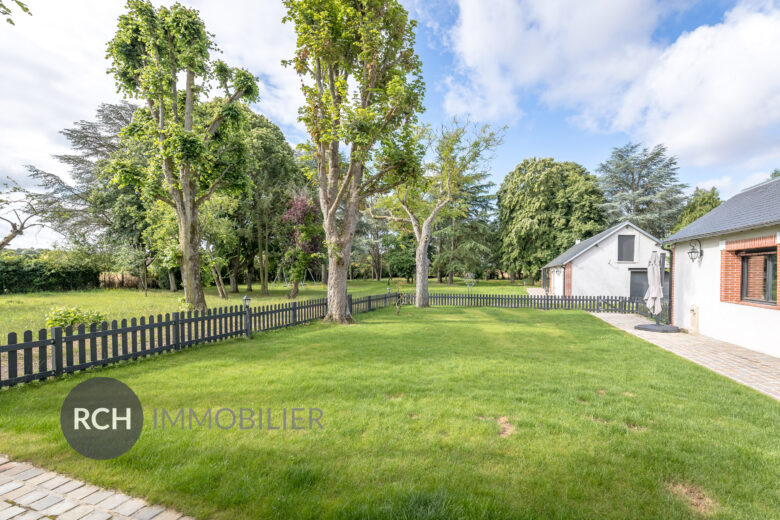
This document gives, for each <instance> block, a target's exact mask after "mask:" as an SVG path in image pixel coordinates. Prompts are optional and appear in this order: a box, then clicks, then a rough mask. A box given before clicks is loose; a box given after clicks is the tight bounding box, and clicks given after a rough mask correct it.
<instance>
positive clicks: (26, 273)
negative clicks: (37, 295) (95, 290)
mask: <svg viewBox="0 0 780 520" xmlns="http://www.w3.org/2000/svg"><path fill="white" fill-rule="evenodd" d="M99 260H100V255H99V254H93V255H91V256H90V255H89V254H87V253H85V252H83V251H79V250H61V249H54V250H48V251H46V250H34V249H28V250H20V251H3V252H1V253H0V289H2V292H3V293H23V292H34V291H67V290H75V289H87V288H92V287H98V285H99V283H100V272H101V271H102V270H103V269H102V268H101V267H102V266H101V265H100V261H99Z"/></svg>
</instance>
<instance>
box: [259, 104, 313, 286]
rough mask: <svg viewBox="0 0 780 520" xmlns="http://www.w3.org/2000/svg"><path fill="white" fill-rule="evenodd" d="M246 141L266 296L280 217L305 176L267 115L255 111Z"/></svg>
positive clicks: (281, 234) (262, 284)
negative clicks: (272, 250) (273, 241)
mask: <svg viewBox="0 0 780 520" xmlns="http://www.w3.org/2000/svg"><path fill="white" fill-rule="evenodd" d="M247 142H248V145H249V164H248V168H247V171H248V174H249V177H250V179H251V180H252V201H251V208H252V209H251V213H252V220H253V226H254V230H255V233H256V237H257V241H256V243H257V256H258V264H259V271H260V272H259V274H260V293H261V294H264V295H267V294H268V276H269V263H270V255H271V249H272V244H271V241H272V240H273V239H274V238H275V237H279V238H281V237H282V236H283V235H284V233H283V231H282V225H281V224H282V222H281V216H282V215H283V214H284V212H285V211H286V209H287V206H288V205H289V202H290V195H291V193H292V192H294V191H295V190H297V189H300V188H301V187H302V186H303V185H304V184H305V183H306V178H305V177H304V175H303V172H302V171H301V169H300V168H299V167H298V164H297V163H296V161H295V155H294V154H293V150H292V148H290V145H289V144H288V143H287V141H286V140H285V138H284V134H283V133H282V131H281V130H280V129H279V127H278V126H276V125H275V124H274V123H272V122H271V121H269V120H268V119H267V118H265V117H264V116H262V115H260V114H255V113H252V114H251V115H250V116H249V132H248V141H247ZM285 238H286V237H285ZM282 249H283V248H282Z"/></svg>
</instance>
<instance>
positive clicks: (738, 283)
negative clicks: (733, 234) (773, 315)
mask: <svg viewBox="0 0 780 520" xmlns="http://www.w3.org/2000/svg"><path fill="white" fill-rule="evenodd" d="M769 247H776V248H777V252H778V257H780V243H778V241H777V235H768V236H764V237H758V238H749V239H746V240H731V241H728V242H726V249H725V250H722V251H721V252H720V261H721V262H720V301H723V302H729V303H740V302H741V300H742V294H741V290H742V258H741V257H740V256H739V255H738V252H739V251H744V250H746V249H759V248H769ZM754 258H755V260H754ZM748 262H749V264H748V271H749V273H750V276H751V277H752V278H751V280H749V283H748V287H749V288H755V290H754V294H750V293H748V298H760V297H761V294H760V293H761V284H762V282H763V264H761V262H762V259H761V258H759V257H751V258H750V259H749V260H748ZM759 264H761V265H759ZM775 280H776V281H777V280H780V262H778V266H777V277H776V278H775ZM777 308H778V309H780V301H778V304H777Z"/></svg>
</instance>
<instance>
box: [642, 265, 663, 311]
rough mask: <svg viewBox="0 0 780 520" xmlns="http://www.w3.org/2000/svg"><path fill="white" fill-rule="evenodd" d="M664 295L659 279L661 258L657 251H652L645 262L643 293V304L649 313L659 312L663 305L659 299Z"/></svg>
mask: <svg viewBox="0 0 780 520" xmlns="http://www.w3.org/2000/svg"><path fill="white" fill-rule="evenodd" d="M663 297H664V287H663V282H662V281H661V258H660V257H659V255H658V251H653V253H652V254H651V255H650V261H649V262H648V263H647V292H646V293H645V298H644V299H645V304H646V305H647V310H649V311H650V314H652V315H654V316H657V315H658V314H661V310H662V309H663V305H662V303H661V300H662V299H663Z"/></svg>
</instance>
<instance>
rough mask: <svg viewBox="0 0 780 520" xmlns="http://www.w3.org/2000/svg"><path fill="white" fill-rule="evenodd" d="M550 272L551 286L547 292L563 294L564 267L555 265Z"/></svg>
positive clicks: (555, 294) (557, 294)
mask: <svg viewBox="0 0 780 520" xmlns="http://www.w3.org/2000/svg"><path fill="white" fill-rule="evenodd" d="M549 272H550V288H549V290H548V291H547V294H552V295H554V296H563V267H553V268H551V269H550V270H549Z"/></svg>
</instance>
